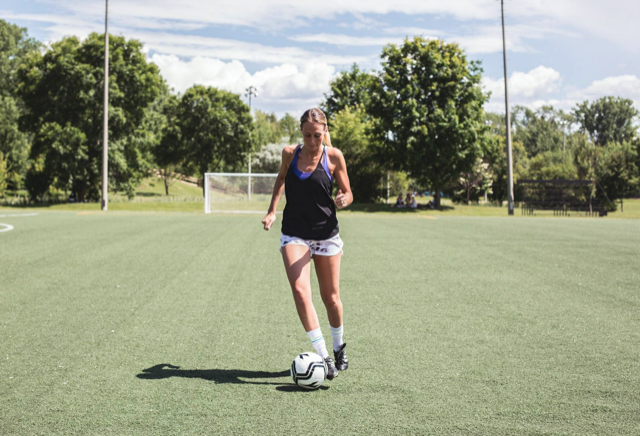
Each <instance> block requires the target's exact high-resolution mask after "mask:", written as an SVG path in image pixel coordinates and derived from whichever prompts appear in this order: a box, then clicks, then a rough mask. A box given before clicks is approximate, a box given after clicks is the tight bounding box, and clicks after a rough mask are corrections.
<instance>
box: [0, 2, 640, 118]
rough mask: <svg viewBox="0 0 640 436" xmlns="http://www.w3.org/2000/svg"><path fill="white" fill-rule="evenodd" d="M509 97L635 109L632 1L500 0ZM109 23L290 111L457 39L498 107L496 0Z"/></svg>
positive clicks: (142, 14)
mask: <svg viewBox="0 0 640 436" xmlns="http://www.w3.org/2000/svg"><path fill="white" fill-rule="evenodd" d="M104 6H105V3H104V0H97V1H94V0H21V1H15V0H0V18H3V19H5V20H7V21H9V22H12V23H16V24H18V25H20V26H23V27H27V28H28V30H29V34H30V35H31V36H33V37H35V38H37V39H39V40H41V41H44V42H53V41H57V40H59V39H61V38H62V37H63V36H65V35H76V36H79V37H81V38H83V37H86V36H87V35H88V34H89V33H91V32H94V31H95V32H103V31H104ZM505 10H506V21H507V55H508V63H509V89H510V100H511V103H512V104H522V105H527V106H530V107H534V108H535V107H539V106H541V105H543V104H552V105H554V106H555V107H558V108H562V109H565V110H568V109H571V108H572V107H573V106H574V105H575V103H576V102H581V101H584V100H593V99H595V98H598V97H601V96H603V95H616V96H621V97H625V98H630V99H632V100H634V102H635V104H636V107H637V108H639V109H640V44H638V41H640V26H638V24H637V23H638V22H640V2H639V1H637V0H633V1H631V0H611V1H609V2H602V1H596V0H506V1H505ZM109 18H110V19H109V25H110V33H112V34H120V35H124V36H125V37H128V38H136V39H139V40H141V41H142V42H143V43H144V46H145V51H146V52H147V56H148V57H149V59H150V60H151V61H152V62H154V63H156V64H157V65H158V66H159V67H160V71H161V73H162V75H163V77H164V78H165V79H166V80H167V82H168V83H169V85H170V86H171V87H173V88H174V89H175V90H176V91H177V92H183V91H184V90H185V89H187V88H188V87H189V86H191V85H193V84H194V83H199V84H204V85H209V86H216V87H220V88H223V89H227V90H230V91H233V92H237V93H243V91H244V89H245V88H246V87H247V86H249V85H254V86H257V87H258V89H259V91H260V95H259V97H258V98H257V99H255V100H253V106H254V108H258V109H261V110H265V111H270V112H271V111H272V112H276V113H277V114H278V115H280V116H281V115H283V114H284V113H285V112H290V113H292V114H294V115H295V114H298V113H300V112H302V111H303V110H305V109H307V108H309V107H312V106H316V105H317V104H318V103H319V102H320V101H321V100H322V98H323V93H324V92H326V91H327V90H328V84H329V82H330V80H331V79H332V78H333V77H335V75H336V74H338V73H339V72H340V71H342V70H345V69H348V68H349V67H350V65H351V64H352V63H354V62H356V63H358V64H359V65H360V67H361V68H364V69H367V70H370V69H378V68H379V66H380V58H379V56H380V53H381V50H382V47H383V46H384V45H385V44H389V43H395V44H398V43H401V42H402V39H403V38H404V37H405V36H413V35H423V36H425V37H430V38H441V39H444V40H445V41H448V42H457V43H459V44H460V45H461V47H463V48H464V49H465V50H466V52H467V56H468V58H469V59H475V60H479V61H481V62H482V66H483V68H484V75H483V77H484V79H483V86H484V87H485V89H486V90H487V91H491V92H492V98H491V100H490V102H489V103H488V104H487V107H486V108H487V110H491V111H496V112H503V111H504V104H503V98H504V97H503V96H504V94H503V92H504V91H503V89H504V82H503V79H502V77H503V72H502V39H501V38H502V35H501V28H500V2H499V1H497V0H449V1H442V0H419V1H418V0H395V1H393V2H390V1H380V0H367V1H361V0H358V1H354V0H326V1H322V2H321V1H316V2H301V1H299V0H271V1H264V0H262V1H259V0H219V1H216V2H205V1H200V0H181V1H171V0H137V1H134V2H131V1H128V0H110V2H109Z"/></svg>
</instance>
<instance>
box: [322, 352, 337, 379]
mask: <svg viewBox="0 0 640 436" xmlns="http://www.w3.org/2000/svg"><path fill="white" fill-rule="evenodd" d="M324 363H326V364H327V380H333V379H334V378H336V377H338V370H337V369H336V365H335V363H333V359H332V358H331V356H327V357H325V358H324Z"/></svg>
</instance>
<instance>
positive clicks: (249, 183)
mask: <svg viewBox="0 0 640 436" xmlns="http://www.w3.org/2000/svg"><path fill="white" fill-rule="evenodd" d="M277 176H278V174H259V173H258V174H253V173H252V174H249V173H206V174H205V175H204V212H205V213H212V212H236V213H259V212H261V213H266V211H267V209H268V207H269V202H270V201H271V195H272V193H273V185H274V184H275V181H276V177H277ZM281 200H282V199H281ZM281 202H282V201H281Z"/></svg>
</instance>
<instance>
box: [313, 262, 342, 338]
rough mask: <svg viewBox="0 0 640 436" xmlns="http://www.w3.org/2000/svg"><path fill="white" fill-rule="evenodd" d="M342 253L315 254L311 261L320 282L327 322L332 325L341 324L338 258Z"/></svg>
mask: <svg viewBox="0 0 640 436" xmlns="http://www.w3.org/2000/svg"><path fill="white" fill-rule="evenodd" d="M341 258H342V254H336V255H335V256H320V255H315V256H314V257H313V262H314V265H315V267H316V275H317V276H318V283H319V284H320V295H321V296H322V302H323V303H324V306H325V308H326V309H327V316H328V317H329V324H331V326H332V327H340V326H342V301H340V259H341Z"/></svg>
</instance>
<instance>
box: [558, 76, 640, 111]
mask: <svg viewBox="0 0 640 436" xmlns="http://www.w3.org/2000/svg"><path fill="white" fill-rule="evenodd" d="M605 96H614V97H622V98H628V99H629V100H633V104H634V106H635V107H636V109H638V110H640V77H637V76H635V75H624V76H613V77H606V78H604V79H602V80H595V81H594V82H593V83H591V85H589V86H587V87H586V88H585V89H580V90H574V91H571V92H569V93H568V97H570V98H572V99H574V100H576V101H579V102H582V101H584V100H596V99H598V98H600V97H605Z"/></svg>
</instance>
